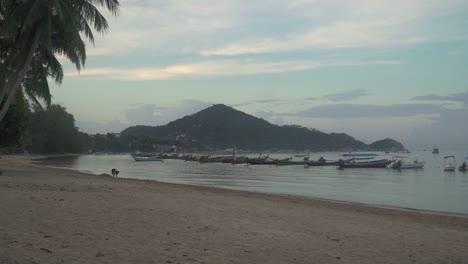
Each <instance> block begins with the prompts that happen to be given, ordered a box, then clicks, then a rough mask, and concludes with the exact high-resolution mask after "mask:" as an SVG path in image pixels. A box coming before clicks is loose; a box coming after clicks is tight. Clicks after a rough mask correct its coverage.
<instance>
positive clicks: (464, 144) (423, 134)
mask: <svg viewBox="0 0 468 264" xmlns="http://www.w3.org/2000/svg"><path fill="white" fill-rule="evenodd" d="M467 131H468V109H467V108H464V109H444V110H443V111H442V112H441V114H440V117H439V118H438V119H437V120H436V121H435V122H432V123H430V124H426V125H424V126H421V127H419V128H416V129H414V131H413V133H412V134H411V136H410V137H409V139H408V141H409V142H411V143H412V144H413V145H415V146H417V147H420V148H432V147H440V148H443V149H445V150H467V149H468V133H467Z"/></svg>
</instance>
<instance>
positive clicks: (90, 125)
mask: <svg viewBox="0 0 468 264" xmlns="http://www.w3.org/2000/svg"><path fill="white" fill-rule="evenodd" d="M76 126H77V127H78V129H79V130H80V131H82V132H85V133H89V134H96V133H100V134H106V133H119V132H120V131H122V130H124V129H125V128H127V127H128V125H127V124H122V123H120V122H119V121H113V122H110V123H99V122H94V121H86V120H77V121H76Z"/></svg>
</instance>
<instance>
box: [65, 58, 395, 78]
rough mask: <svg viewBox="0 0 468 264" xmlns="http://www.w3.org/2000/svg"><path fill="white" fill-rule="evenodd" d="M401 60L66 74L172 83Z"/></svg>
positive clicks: (226, 63)
mask: <svg viewBox="0 0 468 264" xmlns="http://www.w3.org/2000/svg"><path fill="white" fill-rule="evenodd" d="M395 64H399V62H398V61H364V62H346V61H344V62H316V61H279V62H257V61H253V60H223V61H207V62H199V63H192V64H176V65H171V66H166V67H153V68H149V67H148V68H131V69H130V68H110V67H109V68H91V69H84V70H82V71H81V72H79V73H78V72H75V71H70V72H66V73H65V76H67V77H80V78H99V79H114V80H132V81H148V80H168V79H187V78H210V77H219V76H238V75H251V74H267V73H281V72H292V71H303V70H310V69H314V68H318V67H337V66H365V65H395Z"/></svg>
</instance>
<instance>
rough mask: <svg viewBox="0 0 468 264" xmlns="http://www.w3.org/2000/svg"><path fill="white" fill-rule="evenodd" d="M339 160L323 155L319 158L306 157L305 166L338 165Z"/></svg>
mask: <svg viewBox="0 0 468 264" xmlns="http://www.w3.org/2000/svg"><path fill="white" fill-rule="evenodd" d="M336 165H338V161H336V160H326V159H325V158H323V157H320V158H319V159H318V160H309V158H304V167H306V168H307V167H315V166H336Z"/></svg>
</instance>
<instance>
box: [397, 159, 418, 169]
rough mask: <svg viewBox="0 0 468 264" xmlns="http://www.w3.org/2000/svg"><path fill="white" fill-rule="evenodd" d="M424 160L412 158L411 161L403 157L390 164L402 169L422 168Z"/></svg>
mask: <svg viewBox="0 0 468 264" xmlns="http://www.w3.org/2000/svg"><path fill="white" fill-rule="evenodd" d="M425 164H426V162H424V161H419V160H414V161H413V162H409V161H405V160H404V159H399V160H397V161H395V162H394V163H393V164H392V166H391V167H392V169H396V170H403V169H422V168H424V165H425Z"/></svg>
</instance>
